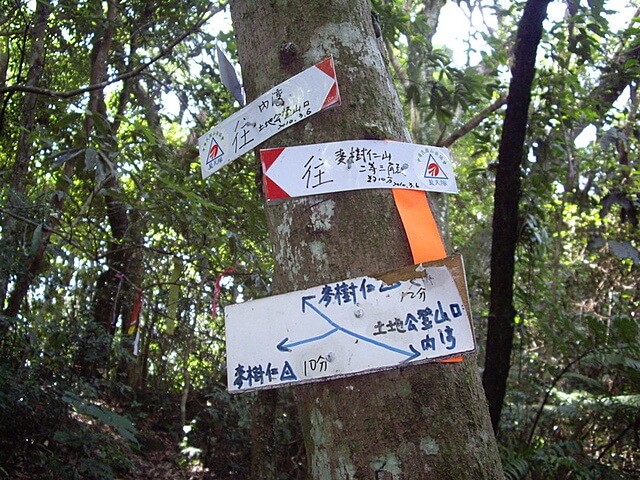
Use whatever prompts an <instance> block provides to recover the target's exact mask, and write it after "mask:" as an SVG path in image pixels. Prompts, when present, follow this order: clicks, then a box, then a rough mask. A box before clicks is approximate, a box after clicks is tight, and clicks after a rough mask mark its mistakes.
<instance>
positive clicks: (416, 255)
mask: <svg viewBox="0 0 640 480" xmlns="http://www.w3.org/2000/svg"><path fill="white" fill-rule="evenodd" d="M393 199H394V200H395V202H396V207H397V209H398V212H399V213H400V218H401V220H402V225H403V226H404V231H405V232H406V233H407V239H408V240H409V246H410V247H411V254H412V255H413V263H422V262H432V261H433V260H440V259H442V258H445V257H446V256H447V251H446V250H445V248H444V243H443V242H442V237H440V232H439V231H438V225H437V224H436V220H435V218H433V213H431V207H429V200H428V199H427V194H426V193H425V192H422V191H420V190H406V189H400V188H394V189H393ZM461 361H462V357H456V358H449V359H447V360H441V362H461Z"/></svg>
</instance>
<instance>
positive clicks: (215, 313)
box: [211, 266, 238, 320]
mask: <svg viewBox="0 0 640 480" xmlns="http://www.w3.org/2000/svg"><path fill="white" fill-rule="evenodd" d="M236 268H238V267H237V266H233V267H231V268H227V269H226V270H225V271H224V272H222V273H221V274H220V275H218V277H217V278H216V284H215V286H214V287H213V303H212V304H211V315H213V319H214V320H215V319H216V317H217V316H218V301H219V300H220V283H221V282H222V277H224V276H225V275H229V274H230V273H231V272H233V271H234V270H235V269H236Z"/></svg>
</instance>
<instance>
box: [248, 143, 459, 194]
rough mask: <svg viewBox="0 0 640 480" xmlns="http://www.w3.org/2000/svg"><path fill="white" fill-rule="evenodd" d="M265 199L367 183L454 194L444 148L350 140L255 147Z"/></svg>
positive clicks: (368, 185)
mask: <svg viewBox="0 0 640 480" xmlns="http://www.w3.org/2000/svg"><path fill="white" fill-rule="evenodd" d="M260 159H261V162H262V171H263V174H264V184H265V187H266V194H267V199H268V200H276V199H279V198H288V197H300V196H304V195H316V194H322V193H332V192H342V191H346V190H360V189H366V188H404V189H409V190H423V191H432V192H446V193H457V192H458V187H457V185H456V179H455V177H454V174H453V164H452V162H451V158H450V157H449V152H448V151H447V149H446V148H440V147H430V146H426V145H415V144H412V143H402V142H392V141H386V140H349V141H343V142H332V143H322V144H316V145H301V146H297V147H287V148H270V149H265V150H260Z"/></svg>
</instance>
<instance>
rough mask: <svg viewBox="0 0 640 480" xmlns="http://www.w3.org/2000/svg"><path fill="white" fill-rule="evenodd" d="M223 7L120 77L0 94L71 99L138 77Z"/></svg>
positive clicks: (17, 88) (15, 88) (19, 88)
mask: <svg viewBox="0 0 640 480" xmlns="http://www.w3.org/2000/svg"><path fill="white" fill-rule="evenodd" d="M225 7H226V3H224V4H222V5H221V6H220V7H218V8H217V9H216V10H214V11H212V12H211V13H210V14H209V15H207V16H204V17H202V18H201V19H200V20H199V21H198V22H196V23H195V24H194V25H193V26H191V27H190V28H188V29H187V30H186V31H185V32H184V33H183V34H182V35H180V36H179V37H177V38H176V39H175V40H174V41H173V42H171V43H170V44H169V45H168V46H167V47H165V48H163V49H162V50H161V51H160V53H158V54H157V55H156V56H154V57H152V58H151V60H149V61H148V62H146V63H143V64H141V65H140V66H138V67H136V68H134V69H133V70H130V71H128V72H124V73H121V74H120V75H117V76H115V77H113V78H111V79H109V80H105V81H104V82H99V83H93V84H91V85H87V86H85V87H81V88H76V89H73V90H67V91H66V92H59V91H56V90H50V89H47V88H40V87H34V86H29V85H10V86H8V87H2V88H0V94H3V93H9V92H25V93H35V94H36V95H44V96H46V97H54V98H72V97H77V96H78V95H82V94H84V93H87V92H92V91H94V90H100V89H103V88H105V87H107V86H109V85H112V84H114V83H118V82H121V81H123V80H127V79H129V78H132V77H136V76H138V75H140V73H142V72H143V71H144V70H146V69H147V68H149V67H150V66H151V65H153V64H154V63H156V62H157V61H158V60H161V59H162V58H164V57H166V56H168V55H169V54H170V53H171V52H172V51H173V49H174V48H175V47H176V46H177V45H179V44H180V43H181V42H182V41H184V40H185V39H186V38H187V37H189V36H190V35H193V34H194V33H195V32H197V31H198V30H199V29H200V27H202V25H204V24H205V23H206V22H207V21H209V19H211V17H213V16H214V15H216V14H217V13H219V12H221V11H222V10H224V8H225Z"/></svg>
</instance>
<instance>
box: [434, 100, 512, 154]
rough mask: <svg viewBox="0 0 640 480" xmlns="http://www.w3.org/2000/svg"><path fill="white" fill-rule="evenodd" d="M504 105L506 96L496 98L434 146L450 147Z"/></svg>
mask: <svg viewBox="0 0 640 480" xmlns="http://www.w3.org/2000/svg"><path fill="white" fill-rule="evenodd" d="M506 103H507V96H506V95H504V94H503V95H500V98H498V99H497V100H496V101H495V102H493V103H492V104H491V105H489V106H488V107H487V108H485V109H483V110H482V111H480V112H479V113H478V114H477V115H476V116H475V117H473V118H472V119H471V120H469V121H468V122H467V123H465V124H464V125H462V126H461V127H460V128H458V129H457V130H456V131H455V132H453V133H452V134H451V135H449V136H448V137H447V138H445V139H444V140H442V141H438V142H437V143H436V146H438V147H447V148H448V147H450V146H451V145H453V144H454V143H455V142H456V141H457V140H459V139H460V138H462V137H463V136H465V135H466V134H467V133H469V132H470V131H471V130H473V129H474V128H476V127H477V126H478V125H480V122H482V121H483V120H484V119H485V118H487V117H488V116H489V115H491V114H492V113H493V112H495V111H496V110H498V109H499V108H500V107H502V106H503V105H505V104H506Z"/></svg>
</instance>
